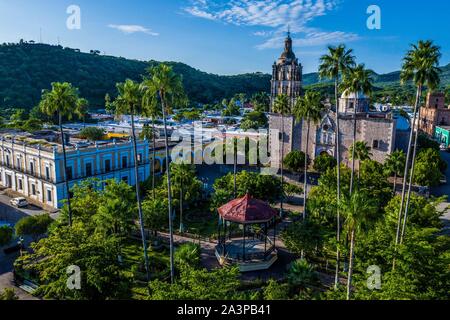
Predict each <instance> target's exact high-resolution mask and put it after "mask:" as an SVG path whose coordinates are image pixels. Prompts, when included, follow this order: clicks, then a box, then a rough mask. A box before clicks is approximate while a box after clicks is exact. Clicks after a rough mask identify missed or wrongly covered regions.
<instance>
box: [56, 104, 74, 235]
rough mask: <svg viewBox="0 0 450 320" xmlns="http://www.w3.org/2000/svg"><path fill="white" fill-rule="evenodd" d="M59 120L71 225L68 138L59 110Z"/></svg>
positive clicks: (70, 222)
mask: <svg viewBox="0 0 450 320" xmlns="http://www.w3.org/2000/svg"><path fill="white" fill-rule="evenodd" d="M58 120H59V131H60V132H61V145H62V149H63V171H64V172H63V177H64V185H65V187H66V193H67V211H68V215H69V226H70V227H71V226H72V209H71V207H70V187H69V179H68V177H67V155H66V140H65V137H64V130H63V126H62V115H61V112H58Z"/></svg>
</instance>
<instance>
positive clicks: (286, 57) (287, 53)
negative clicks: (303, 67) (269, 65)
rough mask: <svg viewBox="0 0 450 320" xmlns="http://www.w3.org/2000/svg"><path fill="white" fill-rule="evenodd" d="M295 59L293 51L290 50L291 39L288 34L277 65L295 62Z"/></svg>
mask: <svg viewBox="0 0 450 320" xmlns="http://www.w3.org/2000/svg"><path fill="white" fill-rule="evenodd" d="M296 59H297V57H296V56H295V53H294V51H293V50H292V38H291V35H290V33H289V32H288V36H287V38H286V40H285V41H284V51H283V53H282V54H281V56H280V58H279V59H278V63H284V64H286V63H292V62H294V61H296Z"/></svg>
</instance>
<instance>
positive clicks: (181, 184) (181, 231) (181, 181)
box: [180, 178, 184, 233]
mask: <svg viewBox="0 0 450 320" xmlns="http://www.w3.org/2000/svg"><path fill="white" fill-rule="evenodd" d="M183 230H184V226H183V178H181V179H180V233H183Z"/></svg>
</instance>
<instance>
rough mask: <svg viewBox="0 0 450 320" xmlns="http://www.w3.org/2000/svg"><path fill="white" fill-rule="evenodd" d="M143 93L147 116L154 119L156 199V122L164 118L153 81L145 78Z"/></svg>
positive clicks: (153, 150)
mask: <svg viewBox="0 0 450 320" xmlns="http://www.w3.org/2000/svg"><path fill="white" fill-rule="evenodd" d="M141 89H142V91H143V97H142V104H143V107H144V110H145V115H146V116H148V117H150V118H151V119H152V128H151V138H152V145H153V147H152V152H153V155H152V159H153V160H152V161H153V163H152V196H153V199H155V196H156V194H155V192H156V190H155V159H156V129H155V121H156V120H157V119H158V118H160V117H161V116H162V112H161V107H160V105H159V100H158V97H157V89H156V87H155V85H154V83H153V81H152V79H148V78H144V81H143V82H142V84H141Z"/></svg>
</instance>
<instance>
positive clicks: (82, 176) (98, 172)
mask: <svg viewBox="0 0 450 320" xmlns="http://www.w3.org/2000/svg"><path fill="white" fill-rule="evenodd" d="M148 164H150V161H149V160H147V161H144V162H139V164H138V166H139V167H143V166H146V165H148ZM133 168H134V164H128V165H127V166H125V167H123V166H117V167H115V168H111V170H105V168H102V169H100V170H93V171H92V174H91V175H89V176H88V175H86V173H85V172H83V173H82V174H78V175H73V176H72V177H71V178H70V179H69V181H77V180H83V179H87V178H94V177H97V176H101V175H104V174H110V173H115V172H119V171H124V170H130V169H133ZM59 182H62V180H61V181H59Z"/></svg>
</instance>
